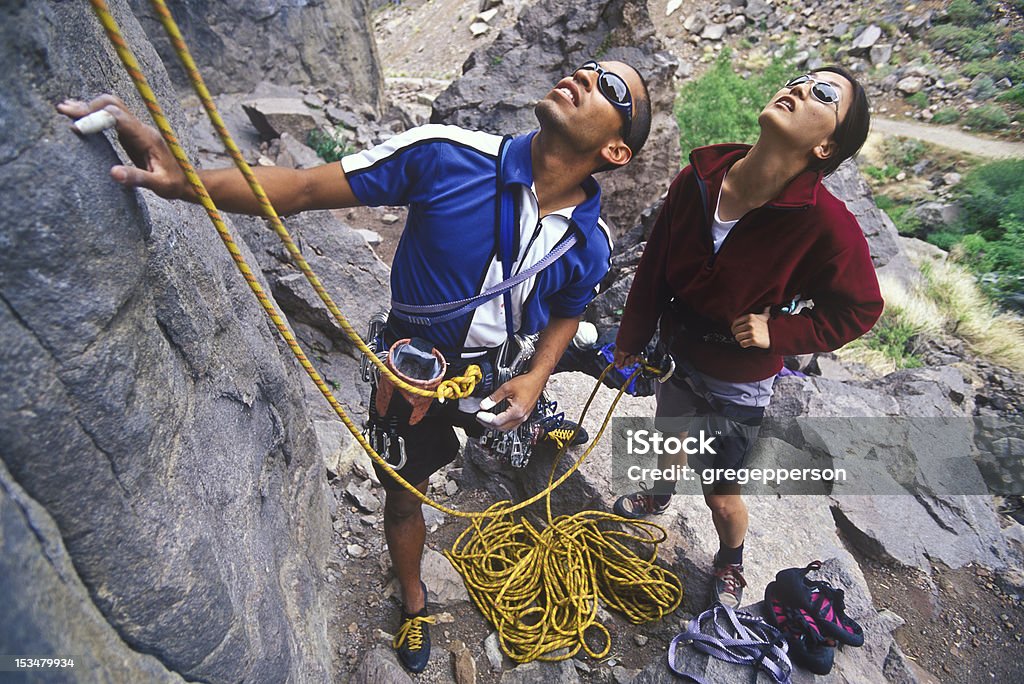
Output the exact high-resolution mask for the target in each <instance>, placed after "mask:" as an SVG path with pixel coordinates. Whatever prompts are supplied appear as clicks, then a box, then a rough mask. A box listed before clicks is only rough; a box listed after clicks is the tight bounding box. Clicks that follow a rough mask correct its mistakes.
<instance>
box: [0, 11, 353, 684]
mask: <svg viewBox="0 0 1024 684" xmlns="http://www.w3.org/2000/svg"><path fill="white" fill-rule="evenodd" d="M111 4H112V10H113V12H114V14H115V16H116V17H117V19H118V21H119V22H120V23H121V26H122V28H123V30H124V32H125V37H126V39H127V40H128V42H129V43H130V44H131V45H132V46H133V48H134V49H135V50H136V52H137V53H138V56H139V58H140V60H141V62H142V64H143V68H144V69H145V70H146V72H147V74H148V75H149V77H150V80H151V82H152V85H153V87H154V89H155V91H156V94H157V96H158V97H159V99H160V100H161V102H163V103H164V105H165V106H167V107H168V114H169V117H170V119H171V121H172V124H174V125H175V126H176V127H177V128H178V131H179V134H182V133H184V132H187V130H188V127H187V126H186V125H184V124H185V121H184V116H183V113H182V112H181V110H179V109H177V108H175V107H174V105H173V103H174V102H175V99H176V98H175V95H174V91H173V88H172V86H171V82H170V80H169V78H168V77H167V75H166V72H164V71H163V69H162V67H161V66H160V61H159V58H158V57H157V55H156V53H155V52H154V51H153V49H152V48H151V47H150V46H149V45H148V43H147V40H146V36H145V34H144V33H143V31H142V28H141V27H140V26H139V24H138V23H137V22H136V21H135V20H134V19H133V18H132V17H131V15H130V14H129V12H128V7H127V4H126V3H125V2H123V1H119V2H113V3H111ZM0 35H2V38H3V40H2V43H0V44H2V47H0V55H2V56H0V61H2V62H3V63H4V64H5V65H7V68H6V69H4V70H3V72H2V74H0V87H2V89H3V92H5V93H17V95H16V96H14V97H6V96H5V97H4V98H2V100H0V118H2V119H3V120H4V121H5V122H6V125H7V127H8V128H7V130H6V131H5V135H4V137H3V140H2V142H0V160H2V163H3V165H4V172H3V176H2V180H0V185H2V189H3V192H2V193H0V207H2V211H3V213H4V215H5V217H6V218H7V221H5V223H4V228H3V232H2V240H3V244H4V248H3V250H2V251H0V382H2V384H3V388H4V390H3V392H2V393H0V458H2V459H3V464H2V467H0V481H2V484H0V508H2V515H0V520H2V526H3V531H2V535H3V540H4V548H5V553H4V554H2V556H3V557H2V559H0V578H2V579H0V585H2V589H0V591H2V592H3V595H4V596H5V597H7V599H6V600H7V601H8V602H9V605H8V609H7V610H5V611H4V614H3V617H2V618H0V651H2V652H4V653H29V652H33V653H34V652H36V651H39V652H46V653H54V652H57V651H60V652H61V653H73V654H81V655H82V656H83V657H86V658H88V659H90V661H91V660H95V661H96V662H97V663H98V664H97V669H96V670H95V671H94V670H91V669H90V670H88V671H89V672H90V676H91V675H92V674H93V673H94V672H95V674H96V676H95V677H94V678H95V679H96V680H107V681H170V680H175V679H178V678H179V677H180V678H184V679H186V680H189V681H242V680H245V681H267V682H269V681H328V680H329V679H330V678H331V673H332V670H333V668H332V665H331V657H332V653H333V652H336V648H334V647H332V645H331V644H330V642H329V640H328V634H327V629H326V623H327V620H326V616H325V614H324V606H323V601H322V598H321V596H320V592H321V589H322V584H321V579H320V578H321V577H322V573H323V569H324V565H325V563H326V558H327V553H328V548H327V546H328V544H329V540H330V521H329V516H328V508H327V504H326V499H325V493H324V487H325V478H324V468H323V465H322V463H321V460H320V455H319V452H318V451H317V444H316V441H315V434H314V431H313V429H312V427H311V420H310V416H309V414H308V412H307V409H306V408H305V405H304V402H303V383H305V382H306V381H305V380H304V374H302V373H301V371H300V370H299V369H298V367H297V366H296V364H295V363H294V362H293V361H292V360H291V358H290V357H287V358H286V357H284V356H282V353H287V352H286V351H284V352H283V351H282V350H283V349H284V348H283V347H282V346H281V345H280V344H279V342H278V341H277V340H276V339H275V336H274V333H273V331H272V328H271V326H269V325H268V323H267V321H266V319H265V317H264V314H263V312H262V310H261V309H260V308H259V306H258V304H257V302H256V300H255V298H254V297H253V296H252V294H251V293H250V292H249V289H248V287H247V286H246V285H245V283H244V281H243V280H242V278H241V277H240V275H239V274H238V273H237V272H236V270H235V268H234V265H233V264H232V262H231V259H230V257H229V256H228V254H227V252H226V251H225V250H224V248H223V246H222V245H220V244H219V240H218V239H217V238H216V236H215V233H214V232H213V231H212V230H211V226H210V225H209V223H208V222H207V219H206V217H205V215H204V213H203V212H202V211H201V210H199V209H198V208H197V207H192V206H188V205H178V204H175V205H171V204H169V203H167V202H164V201H162V200H159V199H157V198H156V197H155V196H154V195H152V194H151V193H149V192H136V191H128V190H125V189H123V188H120V187H119V186H117V185H116V184H114V183H112V182H111V181H110V179H109V176H108V171H109V168H110V166H111V165H112V164H114V163H118V160H119V157H123V153H122V152H121V150H120V147H119V146H117V145H116V144H114V143H112V140H113V138H108V137H105V135H104V134H100V135H96V136H92V137H89V138H87V139H81V138H78V137H76V136H75V135H74V134H73V133H72V132H71V131H70V129H69V126H68V122H67V121H66V120H65V119H64V118H63V117H61V116H60V115H59V114H57V113H56V112H55V110H54V104H55V103H56V102H58V101H60V100H61V99H63V98H65V97H79V98H81V97H88V96H90V95H93V94H95V93H98V92H102V91H109V92H113V93H115V94H117V95H119V96H121V97H122V98H123V99H125V100H126V101H127V102H128V104H129V106H130V107H132V108H133V109H134V110H136V111H143V107H142V105H141V103H140V102H139V100H138V98H137V97H135V96H134V90H133V88H132V86H131V84H130V83H129V82H128V80H127V77H126V76H125V75H124V72H123V70H122V68H121V67H120V65H119V64H117V63H115V61H114V58H113V52H112V51H111V50H110V48H109V46H108V44H107V41H106V38H105V37H104V36H103V34H102V31H101V30H100V28H99V25H98V23H97V22H96V20H95V19H94V18H93V16H92V15H91V12H90V11H89V8H88V5H87V4H82V3H66V2H52V1H51V2H45V1H43V0H34V1H29V2H23V3H16V4H12V3H7V4H5V5H4V6H3V8H2V9H0ZM182 137H183V139H184V141H185V144H186V146H187V147H191V148H192V150H191V151H192V152H194V151H195V150H194V145H193V143H192V142H191V140H190V139H189V137H188V136H187V135H183V136H182ZM122 160H123V159H122ZM242 247H243V252H244V253H245V254H246V255H247V257H248V258H249V259H250V260H251V255H250V254H249V253H248V251H247V250H246V249H244V244H242ZM253 263H255V262H254V261H253ZM34 597H38V600H36V599H35V598H34ZM44 646H45V647H44ZM57 646H60V648H59V649H58V648H56V647H57ZM141 654H148V655H141ZM90 664H91V663H90ZM103 673H106V676H102V674H103Z"/></svg>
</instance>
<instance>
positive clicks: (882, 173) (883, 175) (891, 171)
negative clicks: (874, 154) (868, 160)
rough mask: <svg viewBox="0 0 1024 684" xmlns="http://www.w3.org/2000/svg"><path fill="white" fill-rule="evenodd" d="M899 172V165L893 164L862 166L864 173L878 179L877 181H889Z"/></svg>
mask: <svg viewBox="0 0 1024 684" xmlns="http://www.w3.org/2000/svg"><path fill="white" fill-rule="evenodd" d="M899 172H900V169H899V167H898V166H893V165H892V164H886V165H885V166H865V167H864V173H866V174H868V175H869V176H871V177H872V178H873V179H874V180H876V181H878V182H879V183H885V182H886V181H891V180H892V179H893V178H895V177H896V176H897V175H898V174H899Z"/></svg>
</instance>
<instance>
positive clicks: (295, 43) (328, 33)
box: [129, 0, 383, 110]
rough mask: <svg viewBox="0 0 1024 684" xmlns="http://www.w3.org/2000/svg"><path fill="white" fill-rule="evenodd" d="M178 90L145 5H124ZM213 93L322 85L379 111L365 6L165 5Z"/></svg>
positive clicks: (337, 1) (330, 0)
mask: <svg viewBox="0 0 1024 684" xmlns="http://www.w3.org/2000/svg"><path fill="white" fill-rule="evenodd" d="M129 4H130V6H131V8H132V11H133V12H134V13H135V15H136V16H138V17H139V21H140V22H141V23H142V25H143V27H144V29H145V31H146V33H147V34H148V36H149V38H150V39H151V40H152V41H153V45H155V46H156V49H157V52H158V53H159V55H160V57H161V58H162V59H163V61H164V63H165V64H166V65H167V69H168V71H169V72H170V74H171V77H172V79H173V80H174V83H175V85H176V86H177V87H178V88H181V89H186V88H189V89H190V86H189V84H188V78H187V76H186V74H185V71H184V69H183V68H182V67H181V66H180V62H179V61H178V57H177V55H176V54H175V53H174V50H173V49H172V48H171V45H170V41H169V40H168V39H167V34H166V33H165V32H164V29H163V26H162V25H161V24H160V23H159V20H158V19H157V18H156V16H155V14H154V11H153V8H152V5H150V3H149V2H147V1H146V0H129ZM167 4H168V6H169V8H170V10H171V13H172V14H173V15H174V18H175V21H176V22H177V23H178V26H179V27H180V28H181V32H182V34H183V36H184V37H185V42H186V43H187V44H188V46H189V50H190V51H191V52H192V57H193V59H194V60H195V62H196V64H197V65H198V66H199V70H200V72H201V73H202V75H203V79H204V80H205V81H206V84H207V86H208V87H209V88H210V91H211V92H213V93H225V92H231V93H237V92H244V91H251V90H252V89H253V87H254V86H255V85H256V84H257V83H259V82H260V81H273V82H277V83H281V84H285V83H287V84H290V85H293V86H294V85H299V84H313V85H317V86H324V85H327V86H328V87H329V89H330V90H331V91H333V93H334V94H340V93H347V94H350V95H351V96H352V97H353V99H355V100H356V101H358V102H365V103H367V104H369V105H370V106H372V107H373V109H374V110H378V109H379V108H380V106H381V101H380V98H381V92H382V90H383V80H382V76H381V72H380V64H379V60H378V58H377V47H376V43H375V42H374V40H373V30H372V28H371V26H370V16H369V15H370V8H369V6H368V5H369V3H368V0H323V1H322V2H295V1H294V0H265V1H263V2H256V3H254V2H246V1H245V0H228V1H227V2H202V3H196V2H186V1H185V0H172V1H171V2H168V3H167Z"/></svg>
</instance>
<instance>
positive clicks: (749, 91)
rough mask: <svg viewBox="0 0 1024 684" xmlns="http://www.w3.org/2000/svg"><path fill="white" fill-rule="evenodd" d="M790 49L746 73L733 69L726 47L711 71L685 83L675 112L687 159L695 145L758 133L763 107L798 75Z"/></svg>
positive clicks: (741, 139) (752, 136)
mask: <svg viewBox="0 0 1024 684" xmlns="http://www.w3.org/2000/svg"><path fill="white" fill-rule="evenodd" d="M791 53H792V50H790V49H787V54H786V55H785V56H783V57H782V58H775V59H773V60H772V61H771V63H770V64H768V66H767V67H765V68H764V70H763V71H761V72H760V73H755V74H751V75H750V77H749V78H744V77H743V76H741V75H740V74H737V73H736V72H735V71H733V64H732V55H731V53H730V52H729V51H728V50H723V51H722V54H721V55H720V56H719V58H718V59H717V60H716V61H715V63H714V64H713V65H712V66H711V68H710V69H709V70H708V71H707V73H705V74H704V75H703V76H701V77H700V78H699V79H696V80H693V81H690V82H688V83H686V84H684V85H683V87H682V88H681V89H680V90H679V96H678V97H677V98H676V106H675V114H676V120H677V121H678V122H679V145H680V147H681V148H682V150H683V155H684V159H683V163H684V164H685V163H687V161H686V155H688V154H689V151H690V150H692V149H694V148H695V147H702V146H704V145H712V144H715V143H721V142H744V143H753V142H754V141H755V140H756V139H757V136H758V134H759V132H760V127H759V126H758V123H757V118H758V116H759V115H760V113H761V110H762V109H763V108H764V106H765V104H767V102H768V99H769V98H770V97H771V96H772V95H773V94H774V93H775V92H776V91H778V90H779V89H780V88H781V87H782V86H783V85H785V83H786V81H787V80H789V79H790V78H792V77H793V75H794V72H793V68H792V66H791V58H790V56H789V55H790V54H791Z"/></svg>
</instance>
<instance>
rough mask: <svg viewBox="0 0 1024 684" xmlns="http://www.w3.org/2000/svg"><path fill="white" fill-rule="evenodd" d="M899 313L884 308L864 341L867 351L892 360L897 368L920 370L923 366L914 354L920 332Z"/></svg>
mask: <svg viewBox="0 0 1024 684" xmlns="http://www.w3.org/2000/svg"><path fill="white" fill-rule="evenodd" d="M901 313H902V312H901V311H900V309H899V308H898V307H895V306H886V307H885V310H884V311H883V312H882V317H881V318H879V319H878V322H877V323H875V327H874V328H872V329H871V333H870V334H869V335H868V336H866V337H865V340H864V341H865V343H866V346H867V348H868V349H874V350H877V351H880V352H882V354H884V355H885V356H887V357H888V358H890V359H892V360H893V361H894V362H895V363H896V367H897V368H920V367H921V366H922V365H923V364H922V363H921V359H920V358H919V357H918V356H917V354H916V353H915V352H916V350H917V338H918V333H919V332H920V331H919V330H918V329H917V328H916V327H915V326H914V325H913V324H912V323H910V322H908V321H906V320H905V319H904V317H903V316H902V315H901Z"/></svg>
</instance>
